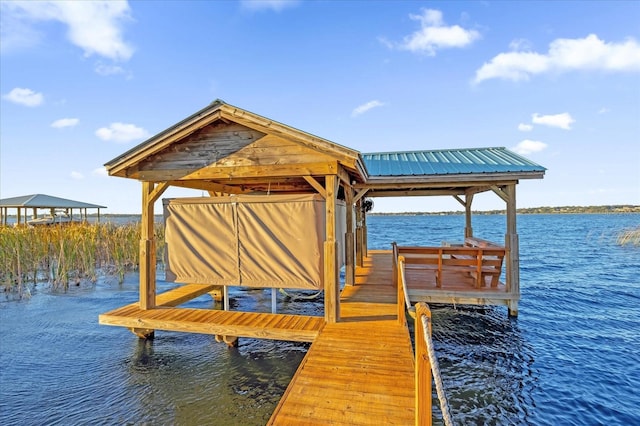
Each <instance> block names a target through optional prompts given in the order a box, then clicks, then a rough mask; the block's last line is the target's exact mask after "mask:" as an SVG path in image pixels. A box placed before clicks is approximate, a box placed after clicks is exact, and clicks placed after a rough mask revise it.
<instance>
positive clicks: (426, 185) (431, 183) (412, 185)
mask: <svg viewBox="0 0 640 426" xmlns="http://www.w3.org/2000/svg"><path fill="white" fill-rule="evenodd" d="M503 178H504V177H503ZM487 183H488V182H487V181H481V180H480V181H479V180H469V179H462V178H461V179H459V180H443V179H426V180H420V179H416V176H414V179H413V180H404V181H402V180H399V181H395V180H393V181H386V180H378V181H373V180H369V182H367V183H357V184H355V185H353V187H354V188H356V189H369V190H372V191H376V190H377V191H379V190H384V189H386V190H406V189H432V188H454V187H460V188H465V187H466V188H471V187H486V186H488V185H487ZM490 183H491V184H492V185H496V186H502V185H507V184H510V183H517V180H515V181H514V180H509V179H501V180H497V179H496V180H493V181H490Z"/></svg>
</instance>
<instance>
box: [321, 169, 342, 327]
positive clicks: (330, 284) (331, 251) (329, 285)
mask: <svg viewBox="0 0 640 426" xmlns="http://www.w3.org/2000/svg"><path fill="white" fill-rule="evenodd" d="M337 185H338V179H337V176H336V175H327V176H326V177H325V191H326V194H327V198H326V202H325V232H326V236H325V242H324V318H325V321H326V322H327V323H330V324H331V323H335V322H338V321H340V280H339V278H338V268H337V259H338V257H337V256H338V244H337V242H336V193H337Z"/></svg>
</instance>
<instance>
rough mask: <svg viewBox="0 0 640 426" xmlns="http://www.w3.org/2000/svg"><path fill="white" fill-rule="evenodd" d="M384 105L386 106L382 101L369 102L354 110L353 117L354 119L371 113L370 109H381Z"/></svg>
mask: <svg viewBox="0 0 640 426" xmlns="http://www.w3.org/2000/svg"><path fill="white" fill-rule="evenodd" d="M383 105H384V103H382V102H380V101H377V100H374V101H369V102H367V103H366V104H362V105H360V106H358V107H357V108H356V109H354V110H353V111H352V112H351V116H352V117H356V116H358V115H360V114H364V113H365V112H367V111H369V110H370V109H373V108H377V107H381V106H383Z"/></svg>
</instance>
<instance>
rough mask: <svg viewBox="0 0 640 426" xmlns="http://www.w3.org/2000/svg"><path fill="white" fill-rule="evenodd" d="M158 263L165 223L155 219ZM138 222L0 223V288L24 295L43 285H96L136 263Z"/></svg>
mask: <svg viewBox="0 0 640 426" xmlns="http://www.w3.org/2000/svg"><path fill="white" fill-rule="evenodd" d="M155 233H156V238H157V243H156V248H157V256H158V261H159V262H163V259H164V227H163V226H162V224H160V223H156V227H155ZM139 242H140V226H139V225H138V224H137V223H135V222H132V223H127V224H122V225H117V224H113V223H96V224H90V223H78V224H75V223H74V224H69V225H63V226H60V225H55V226H35V227H27V226H18V227H14V226H0V291H4V292H5V293H14V294H17V295H18V297H24V296H29V295H30V291H31V288H32V287H33V286H35V285H37V284H38V283H43V282H44V283H47V284H48V285H50V286H51V288H53V289H61V290H66V289H68V288H69V286H70V285H80V283H83V282H92V283H95V282H96V281H97V280H98V278H99V277H104V276H116V277H117V278H118V282H119V283H122V282H123V281H124V276H125V273H126V272H129V271H133V270H136V269H137V268H138V264H139V253H140V251H139V245H140V243H139Z"/></svg>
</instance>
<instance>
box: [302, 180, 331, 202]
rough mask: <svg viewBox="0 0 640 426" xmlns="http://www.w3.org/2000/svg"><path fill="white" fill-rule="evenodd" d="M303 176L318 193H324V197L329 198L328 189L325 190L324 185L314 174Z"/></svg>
mask: <svg viewBox="0 0 640 426" xmlns="http://www.w3.org/2000/svg"><path fill="white" fill-rule="evenodd" d="M303 178H304V180H306V181H307V183H309V185H311V186H312V187H313V188H314V189H315V190H316V191H318V194H320V195H322V198H327V191H325V189H324V186H322V185H320V182H318V181H317V180H316V179H315V178H314V177H313V176H303Z"/></svg>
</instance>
